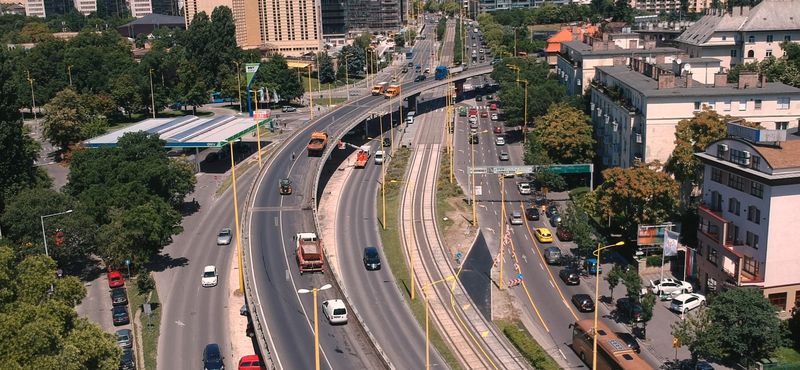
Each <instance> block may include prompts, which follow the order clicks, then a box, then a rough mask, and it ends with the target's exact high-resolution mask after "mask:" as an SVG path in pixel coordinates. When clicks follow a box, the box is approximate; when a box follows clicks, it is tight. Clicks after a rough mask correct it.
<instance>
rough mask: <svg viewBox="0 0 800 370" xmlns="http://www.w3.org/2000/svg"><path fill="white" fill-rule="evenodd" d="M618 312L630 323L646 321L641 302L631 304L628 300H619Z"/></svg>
mask: <svg viewBox="0 0 800 370" xmlns="http://www.w3.org/2000/svg"><path fill="white" fill-rule="evenodd" d="M617 312H618V313H619V314H620V315H623V316H625V318H627V319H628V321H632V322H641V321H642V320H643V319H644V316H642V313H643V312H644V309H643V308H642V304H641V303H639V302H631V301H630V299H628V298H620V299H618V300H617Z"/></svg>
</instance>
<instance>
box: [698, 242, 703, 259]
mask: <svg viewBox="0 0 800 370" xmlns="http://www.w3.org/2000/svg"><path fill="white" fill-rule="evenodd" d="M697 255H698V256H702V255H703V241H702V240H698V241H697Z"/></svg>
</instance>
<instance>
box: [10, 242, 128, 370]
mask: <svg viewBox="0 0 800 370" xmlns="http://www.w3.org/2000/svg"><path fill="white" fill-rule="evenodd" d="M55 271H56V263H55V262H54V261H53V260H52V259H50V258H49V257H46V256H34V257H28V258H25V259H23V260H19V259H18V257H17V256H16V255H15V253H14V252H13V251H12V250H11V249H10V248H6V247H0V286H2V287H3V288H2V289H0V325H2V327H3V338H4V339H3V340H2V341H0V353H2V354H3V355H2V356H0V368H3V369H70V370H81V369H98V370H115V369H117V367H118V366H119V358H120V356H121V355H122V350H121V349H120V348H119V346H117V343H116V339H115V338H114V336H113V335H112V334H108V333H104V332H103V330H102V329H101V328H100V326H98V325H97V324H93V323H90V322H89V321H88V320H87V319H85V318H78V314H77V313H76V312H75V309H74V302H80V301H81V300H82V299H83V298H84V297H85V296H86V288H85V287H84V286H83V283H82V282H81V281H80V280H78V278H76V277H66V278H62V279H57V278H56V273H55ZM51 286H52V287H53V291H52V293H49V292H50V287H51Z"/></svg>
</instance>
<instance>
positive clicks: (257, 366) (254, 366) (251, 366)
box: [239, 355, 267, 370]
mask: <svg viewBox="0 0 800 370" xmlns="http://www.w3.org/2000/svg"><path fill="white" fill-rule="evenodd" d="M266 369H267V367H266V366H265V365H264V363H263V362H262V361H261V359H260V358H258V355H247V356H244V357H242V358H241V359H240V360H239V370H266Z"/></svg>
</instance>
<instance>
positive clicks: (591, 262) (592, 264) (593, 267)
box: [583, 258, 603, 275]
mask: <svg viewBox="0 0 800 370" xmlns="http://www.w3.org/2000/svg"><path fill="white" fill-rule="evenodd" d="M583 268H584V269H585V270H586V271H589V275H596V274H598V273H600V274H602V273H603V266H598V265H597V259H595V258H589V259H587V260H585V261H584V262H583Z"/></svg>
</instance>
